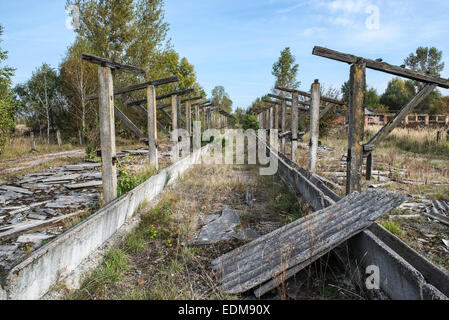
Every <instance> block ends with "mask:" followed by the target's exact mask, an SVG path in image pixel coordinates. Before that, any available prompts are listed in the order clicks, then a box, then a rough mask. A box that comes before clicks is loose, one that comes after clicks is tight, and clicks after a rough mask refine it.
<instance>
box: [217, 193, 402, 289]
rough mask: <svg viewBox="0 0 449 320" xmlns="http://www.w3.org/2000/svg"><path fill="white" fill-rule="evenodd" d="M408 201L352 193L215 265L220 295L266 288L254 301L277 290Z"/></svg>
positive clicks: (225, 257)
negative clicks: (283, 282) (304, 269)
mask: <svg viewBox="0 0 449 320" xmlns="http://www.w3.org/2000/svg"><path fill="white" fill-rule="evenodd" d="M405 201H406V197H405V196H403V195H400V194H395V193H386V192H380V191H377V190H369V191H366V192H364V193H362V194H359V193H353V194H351V195H350V196H348V197H346V198H344V199H342V200H341V201H339V202H338V203H336V204H334V205H332V206H330V207H328V208H325V209H323V210H320V211H318V212H315V213H313V214H311V215H309V216H307V217H305V218H303V219H300V220H297V221H295V222H293V223H291V224H289V225H287V226H284V227H283V228H281V229H278V230H276V231H274V232H272V233H270V234H268V235H265V236H263V237H260V238H258V239H257V240H255V241H253V242H251V243H249V244H247V245H245V246H243V247H240V248H238V249H236V250H234V251H231V252H229V253H227V254H225V255H223V256H221V257H219V258H217V259H216V260H214V261H213V262H212V267H213V269H214V270H216V271H218V272H219V273H220V274H221V278H220V290H222V291H223V292H226V293H232V294H237V293H243V292H246V291H248V290H251V289H253V288H256V287H257V286H260V285H262V284H264V283H266V282H268V283H266V284H265V285H264V288H263V290H262V291H260V290H256V291H255V294H256V296H258V297H260V296H261V295H262V294H263V293H266V292H268V291H270V290H271V289H273V288H275V287H276V286H277V285H278V284H279V281H280V276H282V277H283V278H284V279H288V278H290V277H291V276H294V275H295V274H296V273H298V272H299V271H301V270H302V269H303V268H305V267H307V266H308V265H309V264H311V263H312V262H314V261H316V260H317V259H319V258H320V257H322V256H324V255H325V254H327V253H328V252H330V251H331V250H333V249H334V248H336V247H338V246H339V245H340V244H341V243H343V242H344V241H346V240H347V239H349V238H352V237H353V236H355V235H356V234H358V233H360V232H361V231H363V230H364V229H366V228H368V227H369V226H370V225H372V224H373V223H374V221H375V220H377V219H379V218H380V217H382V216H384V215H386V214H388V213H389V212H390V211H391V210H392V209H394V208H396V207H398V206H399V205H401V204H402V203H403V202H405Z"/></svg>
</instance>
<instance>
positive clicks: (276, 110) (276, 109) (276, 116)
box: [274, 104, 280, 130]
mask: <svg viewBox="0 0 449 320" xmlns="http://www.w3.org/2000/svg"><path fill="white" fill-rule="evenodd" d="M279 113H280V107H279V105H278V104H277V105H276V106H275V107H274V128H275V129H277V130H279V129H280V128H279Z"/></svg>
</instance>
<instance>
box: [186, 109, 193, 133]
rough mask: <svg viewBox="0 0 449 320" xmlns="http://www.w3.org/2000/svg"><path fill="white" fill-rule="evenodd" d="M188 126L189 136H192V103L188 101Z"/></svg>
mask: <svg viewBox="0 0 449 320" xmlns="http://www.w3.org/2000/svg"><path fill="white" fill-rule="evenodd" d="M186 127H187V132H188V133H189V136H192V103H191V102H190V101H187V102H186Z"/></svg>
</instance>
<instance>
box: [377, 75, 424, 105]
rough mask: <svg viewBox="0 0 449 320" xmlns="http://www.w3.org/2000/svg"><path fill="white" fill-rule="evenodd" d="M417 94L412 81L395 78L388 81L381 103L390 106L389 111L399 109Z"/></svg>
mask: <svg viewBox="0 0 449 320" xmlns="http://www.w3.org/2000/svg"><path fill="white" fill-rule="evenodd" d="M414 95H415V88H414V86H413V84H412V82H411V81H403V80H402V79H400V78H394V79H393V80H391V81H390V82H389V83H388V86H387V89H386V90H385V93H384V94H383V95H382V96H381V98H380V103H381V104H383V105H385V106H388V108H389V111H399V110H400V109H401V108H402V107H403V106H405V105H406V104H407V103H408V102H410V100H411V99H412V98H413V96H414Z"/></svg>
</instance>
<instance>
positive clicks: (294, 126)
mask: <svg viewBox="0 0 449 320" xmlns="http://www.w3.org/2000/svg"><path fill="white" fill-rule="evenodd" d="M292 100H293V101H292V145H291V146H292V150H291V151H292V152H291V160H292V161H293V162H296V152H297V151H298V125H299V124H298V120H299V119H298V116H299V101H298V94H297V93H292Z"/></svg>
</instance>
